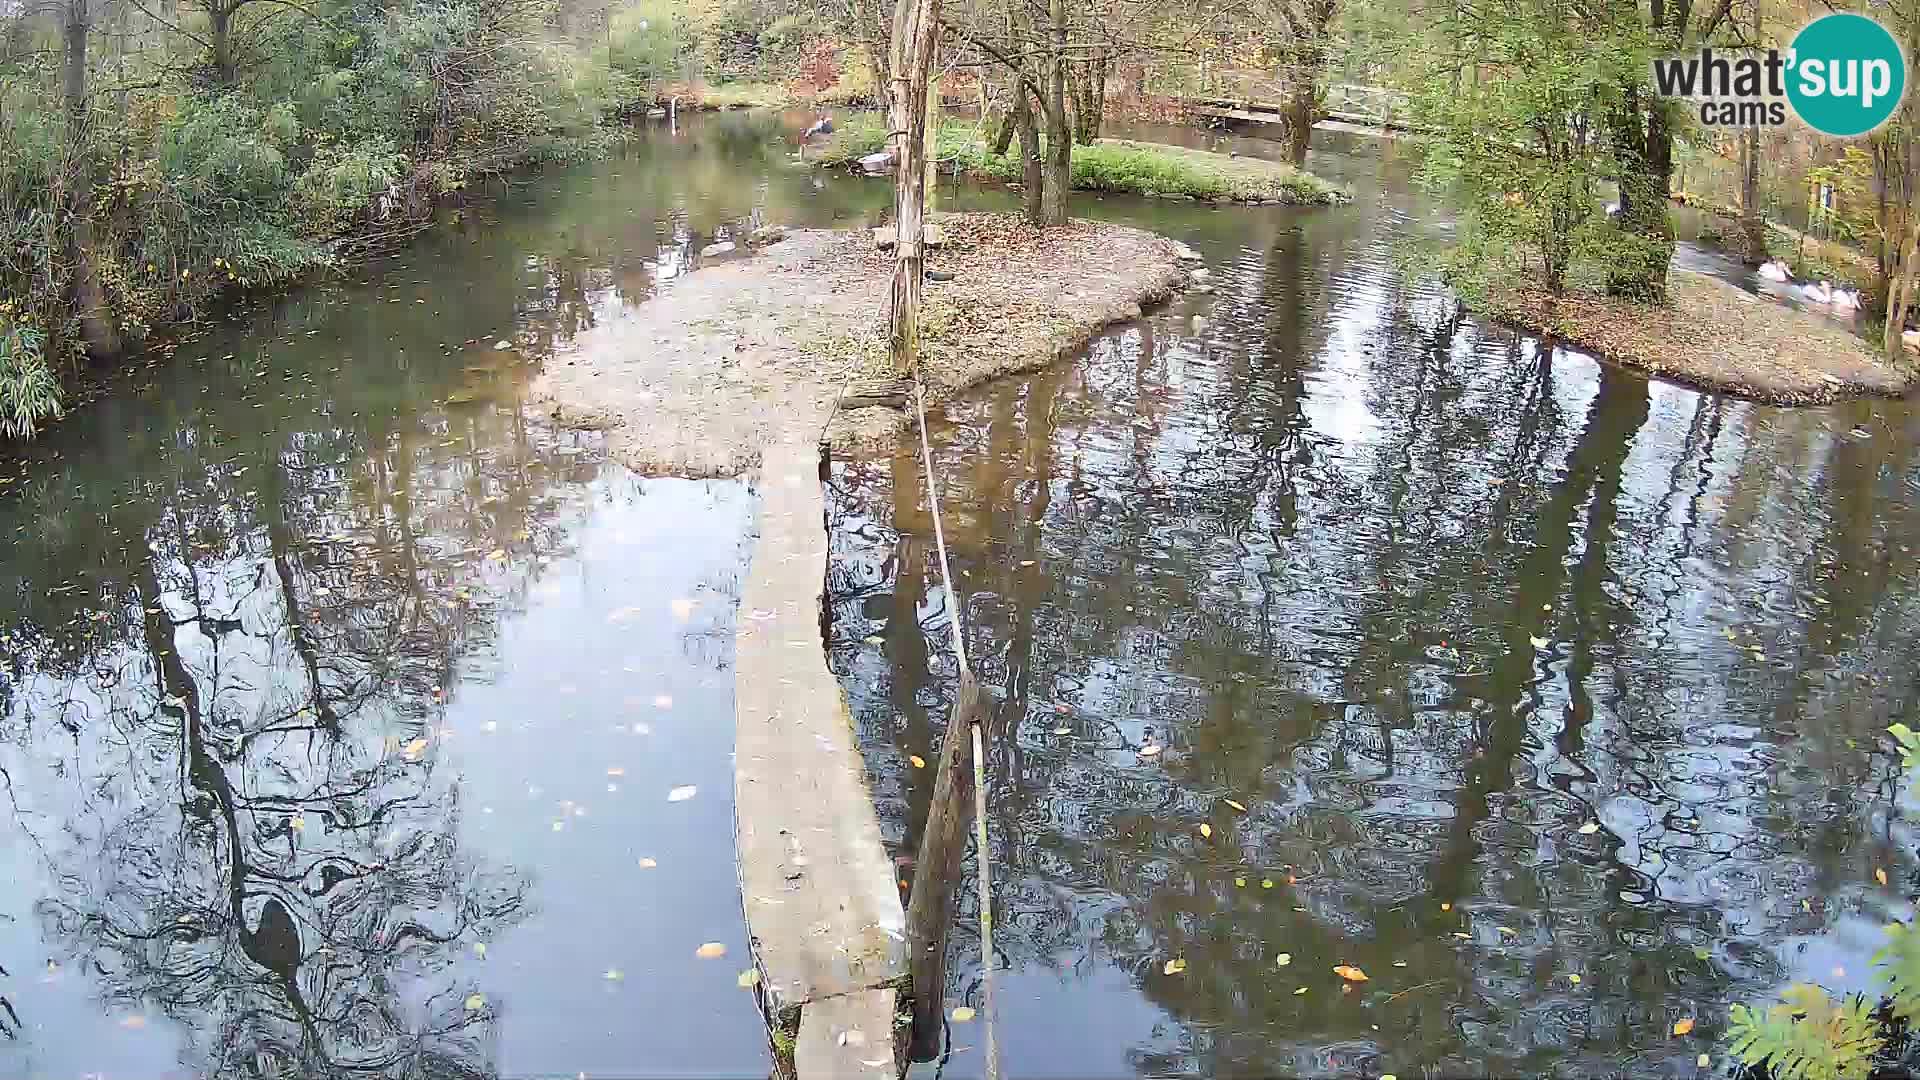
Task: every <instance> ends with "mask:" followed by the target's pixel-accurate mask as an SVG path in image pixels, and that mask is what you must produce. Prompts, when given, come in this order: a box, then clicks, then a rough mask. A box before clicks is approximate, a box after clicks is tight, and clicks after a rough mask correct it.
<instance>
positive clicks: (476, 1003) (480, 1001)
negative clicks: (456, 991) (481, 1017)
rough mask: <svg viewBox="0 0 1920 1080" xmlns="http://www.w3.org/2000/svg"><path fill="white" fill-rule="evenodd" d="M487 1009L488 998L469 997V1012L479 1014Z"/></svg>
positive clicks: (470, 995) (469, 995)
mask: <svg viewBox="0 0 1920 1080" xmlns="http://www.w3.org/2000/svg"><path fill="white" fill-rule="evenodd" d="M486 1007H487V999H486V998H484V997H482V996H481V995H479V994H468V995H467V1011H468V1012H479V1011H480V1010H481V1009H484V1008H486Z"/></svg>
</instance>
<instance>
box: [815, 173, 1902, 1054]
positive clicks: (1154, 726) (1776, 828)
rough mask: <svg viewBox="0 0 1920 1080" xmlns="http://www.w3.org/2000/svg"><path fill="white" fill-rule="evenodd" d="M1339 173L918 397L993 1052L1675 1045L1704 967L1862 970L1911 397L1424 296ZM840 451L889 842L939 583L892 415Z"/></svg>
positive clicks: (855, 602)
mask: <svg viewBox="0 0 1920 1080" xmlns="http://www.w3.org/2000/svg"><path fill="white" fill-rule="evenodd" d="M1367 183H1368V181H1367V180H1366V179H1365V178H1360V184H1362V185H1365V184H1367ZM1360 190H1361V198H1360V199H1359V200H1358V203H1357V205H1356V206H1354V207H1352V208H1348V209H1344V210H1336V211H1313V212H1295V211H1263V212H1252V213H1246V214H1240V215H1237V216H1236V217H1235V218H1234V219H1233V220H1234V222H1235V225H1234V227H1233V228H1232V229H1231V230H1228V229H1221V228H1211V229H1210V228H1208V227H1206V225H1205V224H1203V225H1202V226H1201V227H1200V228H1198V229H1194V230H1190V231H1188V232H1187V233H1186V234H1185V236H1184V238H1187V239H1189V242H1192V243H1194V244H1195V246H1197V247H1199V248H1200V249H1201V250H1202V251H1203V252H1204V253H1205V254H1206V256H1207V258H1208V262H1209V265H1211V266H1213V267H1214V268H1215V269H1216V271H1217V279H1218V280H1217V284H1218V286H1219V292H1218V294H1217V295H1215V296H1213V297H1191V298H1188V299H1186V300H1184V301H1181V302H1180V303H1179V304H1178V305H1176V306H1175V307H1174V308H1173V309H1171V310H1168V311H1164V312H1161V313H1157V314H1155V315H1154V316H1152V317H1150V318H1149V319H1147V320H1145V321H1143V322H1142V323H1140V324H1137V325H1132V326H1128V327H1125V328H1122V329H1119V330H1117V331H1116V332H1114V333H1112V334H1110V335H1108V336H1106V337H1105V338H1103V339H1101V340H1100V341H1099V342H1097V343H1096V344H1095V346H1094V347H1093V348H1092V350H1091V351H1090V355H1089V356H1088V357H1087V359H1086V360H1084V361H1083V362H1080V363H1076V364H1072V365H1066V366H1062V367H1060V368H1058V369H1055V370H1051V371H1047V372H1043V373H1040V374H1037V375H1034V376H1032V377H1029V378H1025V379H1022V380H1018V381H1007V382H1002V383H998V384H995V385H993V386H990V387H987V388H984V389H982V390H981V391H979V392H977V393H975V394H973V395H970V396H969V397H967V398H966V399H964V400H962V401H959V402H957V403H954V404H953V405H952V406H951V407H949V408H948V409H947V410H946V414H945V416H944V417H942V418H940V420H939V422H938V424H937V430H936V432H935V437H934V442H935V457H936V462H937V467H938V469H939V470H940V474H941V483H942V494H943V500H942V501H943V506H945V507H946V510H947V514H948V515H949V516H948V520H947V523H946V524H947V530H948V537H949V541H950V543H951V545H952V546H953V557H954V569H955V573H956V574H957V575H958V576H959V584H958V588H959V591H960V593H961V595H962V597H963V600H964V603H965V604H966V616H965V620H964V621H965V623H966V626H967V630H968V647H967V651H968V654H969V655H970V656H972V657H977V658H978V659H977V660H976V661H975V663H976V665H977V666H978V667H980V668H981V669H982V675H983V679H984V680H985V681H987V682H990V683H992V684H994V685H996V686H997V687H998V688H999V690H1000V700H999V704H998V706H997V708H996V709H995V712H994V717H993V722H992V735H991V739H990V745H991V749H990V750H989V752H988V756H989V762H990V765H989V775H990V779H989V785H990V789H991V791H992V797H991V799H990V811H989V813H990V815H991V821H990V828H991V831H992V834H993V854H994V862H995V872H996V874H997V875H998V877H997V878H996V894H995V904H996V907H997V908H999V909H1000V910H999V911H997V912H996V936H995V940H994V945H995V948H996V951H997V954H998V956H999V957H1000V958H1001V963H1002V964H1003V965H1004V967H1005V969H1006V970H1005V971H1004V972H1003V973H1002V975H1001V976H1000V979H1001V985H1002V986H1003V989H1002V991H1001V995H1000V1002H1001V1009H1002V1012H1003V1015H1004V1017H1005V1020H1004V1024H1003V1026H1004V1029H1005V1032H1004V1034H1003V1036H1002V1042H1001V1046H1002V1053H1003V1055H1004V1057H1005V1060H1006V1061H1008V1062H1009V1063H1017V1066H1018V1068H1019V1069H1020V1070H1021V1073H1022V1075H1058V1076H1068V1075H1111V1074H1119V1073H1131V1072H1141V1073H1148V1074H1155V1075H1158V1074H1163V1073H1179V1074H1195V1075H1208V1076H1225V1075H1234V1076H1264V1075H1276V1074H1331V1073H1340V1074H1347V1075H1352V1074H1355V1073H1360V1072H1387V1071H1391V1072H1396V1073H1397V1074H1399V1075H1402V1076H1405V1075H1409V1074H1413V1075H1420V1074H1422V1072H1423V1071H1424V1070H1433V1071H1437V1072H1439V1073H1442V1074H1448V1075H1487V1074H1493V1075H1498V1074H1503V1073H1505V1074H1512V1073H1516V1072H1518V1073H1535V1074H1538V1073H1558V1074H1563V1075H1596V1074H1602V1073H1627V1074H1638V1075H1645V1074H1648V1073H1671V1074H1676V1075H1678V1074H1683V1073H1684V1074H1693V1073H1694V1072H1695V1071H1696V1066H1695V1063H1694V1058H1695V1057H1696V1055H1697V1054H1699V1053H1700V1052H1702V1051H1709V1052H1713V1053H1714V1056H1715V1058H1716V1060H1717V1059H1718V1058H1719V1053H1718V1047H1717V1046H1716V1045H1715V1042H1714V1040H1715V1039H1716V1038H1717V1036H1718V1035H1719V1034H1720V1033H1721V1031H1722V1030H1723V1024H1724V1018H1725V1015H1726V1007H1727V1005H1728V1004H1729V1003H1731V1002H1734V1001H1743V1000H1752V999H1757V998H1761V997H1765V996H1768V995H1770V994H1771V993H1772V992H1773V991H1774V989H1775V988H1776V987H1777V986H1778V985H1780V984H1781V983H1782V982H1784V981H1785V980H1788V979H1813V980H1818V981H1820V982H1822V983H1824V984H1826V985H1828V986H1830V987H1833V988H1835V989H1842V990H1853V989H1865V988H1867V987H1868V986H1869V985H1870V979H1869V974H1870V972H1869V963H1868V959H1869V956H1870V954H1871V952H1872V950H1873V949H1874V948H1875V947H1876V942H1877V939H1878V927H1879V926H1880V925H1881V924H1882V923H1883V922H1884V921H1885V920H1886V919H1888V918H1890V917H1893V916H1896V915H1904V914H1906V913H1907V905H1906V904H1904V903H1902V902H1898V901H1897V900H1896V897H1897V896H1898V895H1900V894H1901V893H1904V892H1905V891H1907V890H1906V889H1905V888H1904V887H1903V888H1901V889H1898V890H1887V889H1881V888H1878V887H1877V886H1876V884H1875V881H1874V878H1873V870H1874V868H1875V867H1880V866H1883V867H1885V868H1886V869H1887V872H1888V873H1889V875H1891V879H1892V880H1893V882H1894V883H1895V885H1897V886H1899V885H1902V883H1903V882H1904V883H1911V881H1912V880H1913V879H1914V876H1915V866H1914V859H1913V855H1912V852H1913V845H1912V843H1911V839H1912V837H1911V836H1910V834H1909V833H1908V831H1907V829H1906V827H1905V825H1904V824H1903V823H1902V822H1901V820H1900V818H1899V815H1898V813H1897V811H1896V810H1895V809H1894V806H1895V797H1896V793H1897V791H1898V789H1899V786H1900V781H1899V778H1898V776H1897V771H1896V764H1897V762H1896V760H1895V759H1894V758H1893V757H1892V756H1891V755H1890V754H1889V753H1888V752H1887V746H1886V741H1885V740H1884V739H1883V737H1882V735H1881V732H1882V730H1883V729H1884V727H1885V726H1886V725H1887V724H1888V723H1890V722H1892V721H1895V720H1898V719H1901V718H1903V717H1904V718H1907V719H1911V716H1912V695H1913V683H1912V679H1911V675H1910V671H1911V669H1912V666H1913V663H1914V650H1913V644H1912V643H1913V637H1912V634H1911V631H1910V629H1909V627H1910V626H1911V625H1912V618H1913V605H1914V599H1915V594H1916V575H1915V572H1914V569H1913V565H1914V562H1913V558H1912V554H1911V551H1910V550H1909V547H1908V544H1909V543H1910V541H1909V537H1911V536H1912V535H1913V533H1914V526H1915V524H1916V517H1917V516H1920V515H1916V514H1915V512H1914V500H1913V495H1912V486H1911V485H1912V481H1913V478H1914V476H1915V469H1914V466H1915V461H1914V453H1913V439H1914V435H1915V434H1916V432H1917V430H1920V429H1916V425H1915V422H1914V420H1913V418H1912V417H1911V416H1910V415H1909V413H1908V411H1907V410H1906V409H1905V408H1904V407H1903V406H1901V405H1897V404H1889V403H1875V404H1865V403H1862V404H1854V405H1847V406H1841V407H1835V408H1830V409H1821V410H1804V411H1782V410H1776V409H1769V408H1764V407H1759V406H1755V405H1751V404H1746V403H1741V402H1736V401H1731V400H1727V399H1722V398H1716V397H1711V396H1707V395H1702V394H1697V393H1694V392H1692V391H1689V390H1685V389H1682V388H1678V387H1674V386H1670V385H1666V384H1662V383H1650V382H1649V381H1647V380H1646V379H1644V378H1642V377H1640V376H1638V375H1634V374H1630V373H1626V372H1623V371H1621V370H1618V369H1615V368H1611V367H1608V366H1604V365H1601V364H1598V363H1596V362H1595V361H1593V360H1592V359H1590V358H1588V357H1585V356H1582V355H1579V354H1578V353H1574V352H1570V351H1567V350H1565V349H1561V348H1558V347H1554V346H1551V345H1549V344H1546V343H1542V342H1540V341H1538V340H1535V339H1531V338H1525V337H1520V336H1516V335H1515V334H1512V333H1510V332H1507V331H1504V330H1501V329H1499V328H1495V327H1490V326H1486V325H1482V324H1480V323H1477V322H1475V321H1473V320H1470V319H1462V318H1460V317H1458V315H1457V314H1456V313H1455V312H1454V311H1453V309H1452V308H1451V306H1450V305H1449V304H1448V302H1447V301H1446V299H1445V298H1444V297H1442V296H1440V295H1438V294H1436V293H1434V292H1430V291H1424V290H1421V289H1417V288H1411V287H1409V286H1408V285H1406V284H1405V283H1404V281H1403V280H1402V278H1401V277H1400V276H1399V274H1398V273H1397V272H1396V270H1395V267H1394V260H1393V252H1394V245H1395V244H1396V243H1397V241H1398V240H1399V239H1400V238H1401V237H1402V236H1404V235H1405V232H1406V229H1407V227H1408V226H1407V222H1408V214H1409V212H1414V213H1417V212H1418V209H1419V208H1418V207H1417V206H1415V205H1413V203H1414V201H1413V200H1412V199H1410V198H1409V197H1407V196H1406V195H1405V193H1404V190H1403V189H1399V188H1397V187H1392V186H1389V187H1388V188H1387V189H1386V190H1385V191H1384V192H1383V191H1382V190H1381V189H1380V187H1379V185H1378V184H1377V182H1376V183H1374V186H1372V187H1371V188H1369V187H1366V186H1362V187H1361V188H1360ZM1104 210H1105V212H1107V213H1116V214H1117V213H1120V211H1119V210H1117V209H1116V208H1115V206H1114V204H1113V203H1112V202H1109V203H1107V204H1105V207H1104ZM1149 213H1150V214H1151V213H1152V211H1149ZM1150 220H1151V218H1150ZM1203 221H1204V218H1203ZM1162 227H1165V226H1164V225H1162ZM1195 314H1199V315H1202V316H1203V319H1204V322H1203V323H1198V324H1197V323H1195V322H1194V321H1193V320H1192V316H1193V315H1195ZM1856 425H1861V426H1862V428H1863V432H1862V435H1863V436H1864V437H1862V436H1859V435H1856V434H1853V431H1854V429H1855V427H1856ZM834 482H835V485H836V489H837V491H836V498H835V504H836V509H835V514H836V519H835V530H836V536H835V551H834V567H833V572H832V574H831V575H830V586H831V589H832V594H833V603H834V616H835V618H834V637H835V645H834V650H833V651H834V659H835V663H836V666H837V668H838V669H839V670H841V671H843V672H844V673H845V684H846V686H847V688H848V690H849V693H850V694H851V695H852V697H853V699H854V711H855V714H856V716H857V719H858V723H859V725H860V730H861V734H862V738H863V741H864V745H865V747H866V750H867V755H868V761H869V765H870V768H871V772H872V774H873V776H874V779H875V782H876V784H877V786H878V795H879V799H880V805H881V809H882V817H883V820H884V822H885V823H886V825H887V827H888V829H889V833H890V837H891V842H892V843H894V844H895V845H896V846H897V848H898V849H899V850H900V851H901V853H902V855H903V857H910V856H911V852H912V847H913V843H914V841H915V838H916V837H917V830H918V829H919V827H920V825H921V823H922V820H923V818H924V815H925V813H926V805H927V800H928V798H929V796H930V793H931V787H932V779H933V778H932V776H931V775H930V774H929V772H928V771H925V770H916V769H913V768H911V767H909V766H908V765H906V764H904V763H905V760H906V757H907V755H909V754H920V755H922V756H924V757H927V758H932V757H933V747H934V746H935V745H936V741H937V739H938V735H939V732H940V731H941V730H942V729H943V726H944V723H945V707H946V705H947V702H948V700H949V694H950V692H951V688H952V685H953V671H952V660H951V656H950V653H949V652H948V649H949V648H950V645H949V636H950V633H951V622H950V616H949V610H948V605H949V603H950V601H949V599H948V598H947V597H946V596H945V595H944V593H943V591H942V590H941V588H940V587H939V584H938V576H937V572H936V571H935V569H934V565H933V559H932V536H931V524H930V519H929V517H928V515H927V511H926V498H925V493H924V489H923V487H922V482H921V480H920V478H919V471H918V468H917V462H916V459H915V458H913V457H911V456H909V455H908V452H907V451H905V450H902V451H901V452H899V453H896V454H895V455H893V456H892V457H891V458H890V459H889V458H882V459H879V460H872V461H848V462H841V463H839V464H838V465H837V467H836V469H835V473H834ZM1060 729H1065V733H1064V734H1057V733H1056V732H1057V731H1059V730H1060ZM1149 742H1153V743H1157V744H1161V745H1164V746H1165V747H1166V750H1165V752H1164V753H1162V754H1160V755H1159V756H1158V757H1154V758H1142V757H1141V756H1140V755H1139V754H1138V753H1137V750H1138V749H1139V748H1140V747H1142V746H1143V745H1146V744H1148V743H1149ZM1228 799H1232V800H1234V801H1237V802H1240V803H1242V804H1243V805H1245V806H1246V807H1247V812H1246V813H1245V814H1241V813H1240V812H1238V811H1236V810H1234V809H1233V808H1232V807H1230V806H1228V805H1227V804H1226V800H1228ZM1203 823H1204V824H1207V825H1209V826H1210V827H1211V829H1212V830H1213V832H1212V836H1211V838H1207V837H1203V836H1202V835H1201V834H1200V832H1199V826H1200V825H1201V824H1203ZM1589 823H1592V824H1594V825H1597V828H1596V829H1595V831H1593V832H1590V833H1583V832H1581V831H1580V830H1581V826H1582V825H1586V824H1589ZM1267 882H1272V887H1270V888H1269V887H1265V884H1266V883H1267ZM963 907H964V908H966V910H963V911H962V913H961V916H960V918H959V920H958V922H957V924H956V929H955V931H954V932H955V934H956V942H955V944H954V945H953V947H952V948H953V955H954V956H955V957H958V958H961V959H960V965H961V966H960V969H959V970H958V971H957V972H956V974H955V980H956V981H955V984H954V986H953V987H952V994H953V995H954V996H955V997H956V998H965V997H968V996H969V995H970V994H974V993H976V992H977V983H978V978H979V972H978V944H977V937H975V936H974V935H975V934H976V933H977V931H976V929H975V927H974V920H975V917H976V915H977V912H975V911H974V910H972V907H973V905H972V904H971V903H970V902H967V903H963ZM1281 952H1286V953H1289V954H1291V958H1292V962H1291V964H1290V965H1288V966H1287V967H1285V968H1281V967H1278V966H1276V962H1275V958H1276V954H1278V953H1281ZM1173 957H1183V958H1185V959H1186V961H1187V968H1186V970H1185V972H1184V973H1181V974H1177V975H1166V974H1164V972H1163V970H1162V969H1163V966H1164V961H1165V960H1167V959H1169V958H1173ZM1335 964H1354V965H1358V966H1359V967H1361V968H1363V969H1364V970H1365V971H1366V972H1367V973H1368V974H1369V975H1370V979H1369V981H1367V982H1366V983H1364V984H1360V985H1359V986H1357V987H1354V988H1353V989H1352V992H1346V991H1345V988H1343V987H1342V986H1341V985H1340V983H1341V980H1340V979H1339V978H1337V977H1336V976H1334V975H1333V974H1332V973H1331V970H1330V969H1331V967H1332V966H1333V965H1335ZM1576 977H1577V979H1578V981H1577V982H1576V981H1574V980H1575V978H1576ZM1301 987H1306V988H1307V992H1306V993H1305V994H1296V993H1295V991H1296V990H1297V989H1299V988H1301ZM1685 1017H1697V1018H1699V1026H1698V1028H1697V1029H1696V1034H1695V1035H1694V1036H1693V1037H1690V1038H1674V1037H1671V1036H1670V1035H1669V1030H1670V1028H1671V1025H1672V1023H1673V1022H1674V1021H1675V1020H1678V1019H1681V1018H1685ZM953 1039H954V1042H955V1043H957V1044H961V1045H963V1046H964V1045H965V1044H967V1043H973V1042H977V1041H978V1040H977V1038H976V1037H974V1035H973V1033H971V1032H968V1031H965V1030H964V1029H961V1028H956V1029H955V1031H954V1033H953ZM1010 1067H1011V1065H1010ZM978 1068H979V1063H978V1061H977V1060H976V1059H975V1058H974V1057H972V1056H971V1055H970V1054H969V1053H968V1052H966V1051H965V1050H962V1051H961V1052H960V1053H959V1054H958V1055H957V1057H956V1060H955V1062H954V1064H953V1065H951V1066H950V1067H949V1069H950V1073H951V1072H952V1071H955V1070H958V1071H967V1070H972V1071H977V1070H978Z"/></svg>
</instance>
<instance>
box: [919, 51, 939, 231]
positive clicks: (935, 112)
mask: <svg viewBox="0 0 1920 1080" xmlns="http://www.w3.org/2000/svg"><path fill="white" fill-rule="evenodd" d="M933 51H934V54H935V55H934V56H933V58H932V59H930V60H928V61H927V68H928V73H927V122H926V129H927V130H926V136H925V139H924V140H923V141H924V142H925V144H926V145H925V147H924V152H925V154H926V156H927V183H926V188H927V199H926V211H927V220H928V221H929V222H931V221H932V220H933V214H934V210H935V209H936V206H937V204H938V203H939V201H940V139H939V135H940V57H939V55H938V54H939V51H940V43H939V41H938V40H937V39H936V40H935V41H934V43H933Z"/></svg>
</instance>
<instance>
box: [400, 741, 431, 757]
mask: <svg viewBox="0 0 1920 1080" xmlns="http://www.w3.org/2000/svg"><path fill="white" fill-rule="evenodd" d="M426 748H427V740H425V739H415V740H413V741H412V742H410V743H408V744H407V745H406V747H405V748H404V749H402V750H401V751H400V752H401V753H403V754H405V755H407V760H408V761H418V760H420V754H421V752H422V751H424V750H426Z"/></svg>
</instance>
